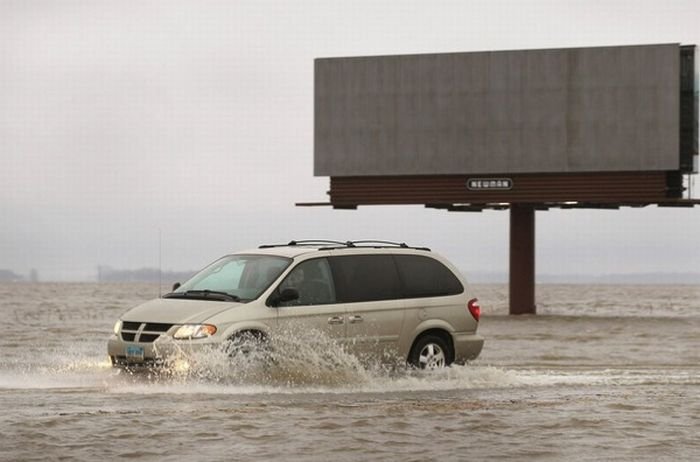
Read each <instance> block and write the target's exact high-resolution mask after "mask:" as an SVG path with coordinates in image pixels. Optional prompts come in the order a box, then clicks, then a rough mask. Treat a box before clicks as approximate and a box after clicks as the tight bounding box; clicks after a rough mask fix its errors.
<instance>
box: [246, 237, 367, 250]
mask: <svg viewBox="0 0 700 462" xmlns="http://www.w3.org/2000/svg"><path fill="white" fill-rule="evenodd" d="M325 244H335V245H336V246H341V247H354V246H353V244H352V243H351V242H350V241H345V242H342V241H331V240H328V239H302V240H296V241H289V242H288V243H286V244H263V245H261V246H258V248H259V249H269V248H272V247H295V246H302V245H308V246H318V245H325Z"/></svg>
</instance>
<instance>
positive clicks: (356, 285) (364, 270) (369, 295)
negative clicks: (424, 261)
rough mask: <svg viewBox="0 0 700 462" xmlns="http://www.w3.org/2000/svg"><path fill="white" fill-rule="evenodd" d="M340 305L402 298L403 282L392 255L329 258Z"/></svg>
mask: <svg viewBox="0 0 700 462" xmlns="http://www.w3.org/2000/svg"><path fill="white" fill-rule="evenodd" d="M329 261H330V265H331V269H332V270H333V277H334V278H335V285H336V294H337V300H338V302H339V303H354V302H369V301H376V300H391V299H396V298H401V295H400V294H401V281H400V280H399V275H398V272H397V271H396V264H395V263H394V260H393V258H392V257H391V255H347V256H338V257H330V258H329Z"/></svg>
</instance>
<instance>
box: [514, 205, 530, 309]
mask: <svg viewBox="0 0 700 462" xmlns="http://www.w3.org/2000/svg"><path fill="white" fill-rule="evenodd" d="M509 303H510V314H535V312H536V305H535V207H534V206H532V205H516V204H511V206H510V275H509Z"/></svg>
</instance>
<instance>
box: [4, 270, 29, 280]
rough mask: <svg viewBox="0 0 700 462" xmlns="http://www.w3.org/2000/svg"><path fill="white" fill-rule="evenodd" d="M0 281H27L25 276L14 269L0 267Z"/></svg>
mask: <svg viewBox="0 0 700 462" xmlns="http://www.w3.org/2000/svg"><path fill="white" fill-rule="evenodd" d="M0 281H2V282H19V281H26V278H25V277H24V276H20V275H19V274H17V273H15V272H14V271H10V270H6V269H0Z"/></svg>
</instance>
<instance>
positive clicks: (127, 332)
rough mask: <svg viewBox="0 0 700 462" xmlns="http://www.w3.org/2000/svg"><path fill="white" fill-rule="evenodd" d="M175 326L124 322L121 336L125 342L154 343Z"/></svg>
mask: <svg viewBox="0 0 700 462" xmlns="http://www.w3.org/2000/svg"><path fill="white" fill-rule="evenodd" d="M173 325H174V324H165V323H162V322H148V323H143V322H133V321H123V322H122V330H121V336H122V340H124V341H125V342H138V343H153V342H155V341H156V339H157V338H158V337H160V336H161V335H162V334H163V333H165V332H167V331H168V330H169V329H170V328H171V327H173Z"/></svg>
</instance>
